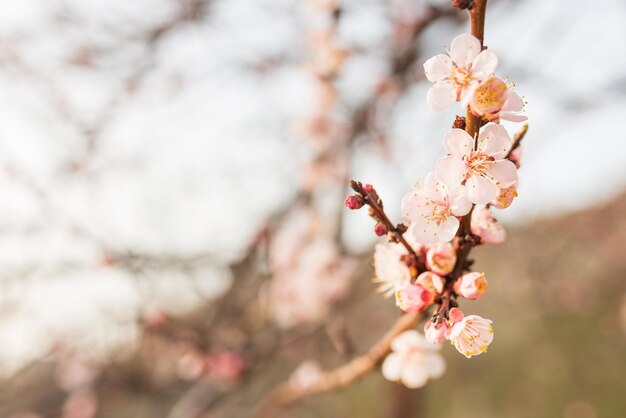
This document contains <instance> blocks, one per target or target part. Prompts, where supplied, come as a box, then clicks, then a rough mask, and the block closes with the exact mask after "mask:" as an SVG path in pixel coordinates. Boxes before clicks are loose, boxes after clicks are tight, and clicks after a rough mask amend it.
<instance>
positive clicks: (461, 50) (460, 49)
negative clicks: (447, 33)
mask: <svg viewBox="0 0 626 418" xmlns="http://www.w3.org/2000/svg"><path fill="white" fill-rule="evenodd" d="M481 49H482V47H481V45H480V41H479V40H478V38H476V37H475V36H473V35H470V34H469V33H466V34H463V35H459V36H457V37H456V38H454V39H453V40H452V44H451V45H450V57H451V58H452V61H454V63H455V64H456V65H458V66H459V67H468V66H469V65H470V64H471V63H472V62H474V59H475V58H476V57H477V56H478V54H480V51H481Z"/></svg>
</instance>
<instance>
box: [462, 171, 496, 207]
mask: <svg viewBox="0 0 626 418" xmlns="http://www.w3.org/2000/svg"><path fill="white" fill-rule="evenodd" d="M465 188H466V189H467V197H468V199H469V200H470V202H472V203H475V204H477V205H485V204H487V203H489V202H491V201H492V200H493V199H495V198H496V197H497V196H498V192H499V190H500V189H498V187H497V186H496V185H495V184H493V183H492V182H491V180H488V179H487V178H485V177H483V176H472V177H470V178H469V179H468V180H467V182H466V183H465Z"/></svg>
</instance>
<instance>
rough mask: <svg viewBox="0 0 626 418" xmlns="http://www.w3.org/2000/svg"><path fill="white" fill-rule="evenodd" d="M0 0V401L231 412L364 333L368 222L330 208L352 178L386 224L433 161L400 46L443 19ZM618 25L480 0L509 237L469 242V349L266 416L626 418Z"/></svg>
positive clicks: (322, 9)
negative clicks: (477, 330) (514, 156)
mask: <svg viewBox="0 0 626 418" xmlns="http://www.w3.org/2000/svg"><path fill="white" fill-rule="evenodd" d="M0 4H1V5H2V7H1V8H0V10H1V11H2V12H1V13H0V115H1V117H0V197H1V199H0V389H1V390H0V417H2V418H5V417H6V418H49V417H62V418H94V417H99V418H100V417H101V418H144V417H145V418H160V417H163V418H166V417H167V418H199V417H202V418H209V417H211V418H216V417H246V416H250V414H251V411H253V409H254V407H255V405H256V404H257V403H258V402H259V401H260V400H261V399H262V397H263V395H264V393H266V392H267V391H268V390H269V389H270V388H271V387H272V386H273V385H275V384H277V383H279V382H280V381H282V380H284V379H286V378H288V377H289V376H290V374H291V373H292V371H293V370H294V369H296V368H297V367H298V365H299V364H301V363H302V362H304V361H310V360H314V361H316V362H317V363H318V364H320V365H321V367H323V368H329V367H333V366H336V365H339V364H341V363H343V362H345V361H346V360H347V359H349V358H351V357H352V356H353V355H354V354H356V353H359V352H362V351H363V350H365V349H366V348H367V347H368V345H369V344H371V343H372V342H373V341H375V340H376V339H377V338H378V337H379V336H380V335H381V334H382V333H384V331H385V330H386V329H387V328H388V327H389V325H390V324H391V323H392V322H393V320H394V319H395V318H396V317H397V315H398V312H397V310H396V309H395V308H394V306H393V303H391V302H390V301H388V300H384V299H383V298H381V297H380V296H379V295H376V294H375V293H374V292H373V290H374V288H375V285H374V284H372V283H371V277H372V276H373V272H372V268H371V264H370V263H371V262H370V259H371V254H372V251H373V246H374V244H375V243H376V239H375V238H376V237H375V236H374V234H373V232H372V226H373V225H372V221H371V219H369V218H368V217H367V215H366V214H365V213H360V212H359V213H355V212H348V211H347V210H345V209H344V208H343V206H342V203H343V198H344V197H345V195H346V193H347V184H348V180H349V179H350V178H356V179H359V180H362V181H365V182H368V183H372V184H374V185H375V186H376V188H377V190H378V191H379V193H380V195H381V197H382V198H383V200H384V201H385V205H386V208H387V210H388V212H389V214H390V215H391V216H392V217H393V218H394V219H398V220H399V202H400V199H401V197H402V196H403V195H404V193H406V192H407V191H408V190H409V189H410V187H411V185H412V184H413V183H414V182H415V181H416V180H417V179H419V178H420V177H421V176H423V175H424V174H425V173H426V172H427V171H428V170H429V169H430V168H431V167H432V165H433V163H434V161H435V160H436V158H438V157H439V156H441V155H442V154H443V147H442V141H441V139H442V136H443V134H444V133H445V131H446V129H447V128H448V127H449V126H450V124H451V121H452V120H453V119H454V111H450V112H447V113H436V112H433V111H432V110H430V109H429V108H428V107H427V106H426V103H425V95H426V91H427V89H428V83H427V82H426V80H425V79H424V74H423V69H422V63H423V62H424V61H425V60H426V59H427V58H429V57H430V56H432V55H434V54H435V53H439V52H440V51H441V50H442V47H443V46H444V45H445V44H449V42H450V40H451V39H452V38H453V37H454V36H456V35H458V34H461V33H464V32H467V31H468V29H467V28H468V22H467V19H466V13H464V12H461V11H458V10H455V9H452V8H451V7H449V3H448V2H447V1H443V0H442V1H435V0H432V1H427V0H342V1H331V0H307V1H292V0H137V1H126V0H106V1H105V0H20V1H18V2H15V1H9V0H2V1H1V2H0ZM625 40H626V4H625V3H624V2H623V1H622V0H598V1H596V2H593V3H589V2H587V1H583V0H573V1H572V0H552V1H549V2H546V1H541V0H491V1H490V2H489V6H488V11H487V24H486V39H485V43H486V44H487V45H488V46H489V48H491V49H493V50H495V51H496V52H497V53H498V55H499V57H500V66H499V71H498V72H499V74H501V75H503V76H506V77H508V78H509V80H511V81H514V82H515V83H516V85H517V87H516V91H517V92H519V93H520V94H521V95H523V96H524V98H525V100H526V101H527V102H528V103H527V106H526V113H527V115H528V117H529V121H530V130H529V133H528V135H527V137H526V139H525V140H524V157H523V160H522V167H521V169H520V187H519V193H520V197H519V198H518V199H516V201H515V202H514V204H513V205H512V207H511V208H509V209H507V210H506V211H502V212H498V219H500V220H501V221H502V222H503V223H504V224H505V225H506V226H507V228H508V236H509V238H508V241H507V242H506V243H505V244H504V245H498V246H493V247H489V246H485V247H484V248H479V249H478V250H477V251H476V253H475V255H476V269H481V270H484V271H485V272H486V273H487V277H488V278H489V283H490V293H489V294H488V295H487V296H486V297H485V298H484V299H483V300H480V301H478V302H476V303H472V304H471V305H472V306H471V310H472V312H473V313H476V314H480V315H483V316H487V317H489V318H492V319H493V320H494V327H495V330H496V339H495V342H494V344H493V345H492V347H491V348H490V351H489V354H488V355H484V356H480V357H478V358H474V359H471V360H466V359H465V358H464V357H462V356H459V355H458V353H456V351H455V350H453V349H452V348H450V347H444V350H443V353H444V356H445V357H446V360H447V362H448V371H447V373H446V375H445V376H444V377H442V378H441V379H439V380H437V381H434V382H431V383H429V384H428V385H427V387H425V388H424V389H422V390H418V391H408V390H404V389H402V388H401V387H399V386H398V385H395V384H392V383H389V382H386V381H385V380H384V379H383V378H382V377H381V376H380V373H378V372H374V373H373V374H372V375H371V376H369V377H367V378H366V379H364V380H363V381H360V382H358V383H356V384H355V385H353V386H352V387H350V388H348V389H344V390H341V391H338V392H336V393H333V394H330V395H325V396H321V397H317V398H315V399H312V400H308V401H306V402H304V403H301V404H298V405H295V406H293V407H291V408H289V409H286V410H284V411H283V412H282V414H281V416H285V417H359V418H367V417H398V418H401V417H442V418H443V417H477V418H478V417H480V418H488V417H520V418H521V417H524V418H528V417H531V418H532V417H546V418H548V417H550V418H552V417H565V418H600V417H602V418H604V417H611V418H612V417H616V418H617V417H624V416H626V399H625V398H624V394H625V393H626V379H625V378H624V376H625V375H626V284H625V283H626V282H625V278H626V257H624V255H625V254H624V247H625V246H626V194H624V190H625V185H626V169H625V166H626V145H625V144H626V135H625V134H624V130H623V128H622V126H621V125H622V122H623V119H624V115H626V42H624V41H625ZM507 128H510V132H511V133H513V132H514V130H515V129H516V126H514V125H507ZM469 308H470V307H469V306H468V309H469ZM310 364H311V363H309V365H310ZM399 406H402V407H399Z"/></svg>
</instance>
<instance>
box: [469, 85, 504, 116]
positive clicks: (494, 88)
mask: <svg viewBox="0 0 626 418" xmlns="http://www.w3.org/2000/svg"><path fill="white" fill-rule="evenodd" d="M505 97H506V84H505V83H504V81H502V80H500V79H499V78H497V77H491V78H489V79H487V80H485V81H484V82H482V83H481V84H480V86H478V87H477V88H476V91H474V96H473V101H474V106H475V107H476V108H477V109H478V110H479V111H480V112H481V113H496V112H498V111H499V110H500V109H501V108H502V106H504V101H505Z"/></svg>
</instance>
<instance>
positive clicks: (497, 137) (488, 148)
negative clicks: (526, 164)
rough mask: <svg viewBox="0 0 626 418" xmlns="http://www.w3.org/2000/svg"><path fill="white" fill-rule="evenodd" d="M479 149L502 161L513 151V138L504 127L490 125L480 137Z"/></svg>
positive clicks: (482, 131) (483, 130)
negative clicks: (510, 150)
mask: <svg viewBox="0 0 626 418" xmlns="http://www.w3.org/2000/svg"><path fill="white" fill-rule="evenodd" d="M478 149H479V150H480V151H481V152H482V153H483V154H487V155H490V156H492V157H494V158H495V159H501V158H504V157H505V156H506V154H507V153H508V152H509V149H511V137H510V136H509V134H508V132H507V131H506V129H505V128H504V126H502V125H498V124H494V123H492V124H489V125H487V126H485V127H484V128H483V129H482V130H481V132H480V135H479V136H478Z"/></svg>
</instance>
